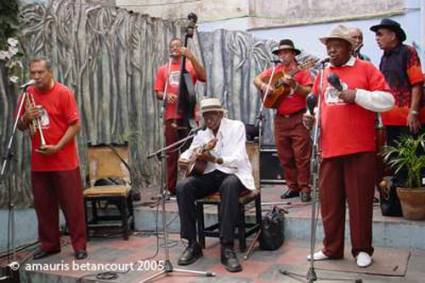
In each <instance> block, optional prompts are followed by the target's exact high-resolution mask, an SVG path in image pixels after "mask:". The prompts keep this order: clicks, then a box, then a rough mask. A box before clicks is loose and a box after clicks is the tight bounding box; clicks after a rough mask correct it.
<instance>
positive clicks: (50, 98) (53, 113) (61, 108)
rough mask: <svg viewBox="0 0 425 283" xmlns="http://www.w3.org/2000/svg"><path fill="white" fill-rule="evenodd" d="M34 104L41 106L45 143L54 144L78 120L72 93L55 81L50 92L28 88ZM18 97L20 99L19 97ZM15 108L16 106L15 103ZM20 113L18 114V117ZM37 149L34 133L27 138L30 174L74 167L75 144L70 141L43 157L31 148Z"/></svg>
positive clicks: (37, 134) (37, 144)
mask: <svg viewBox="0 0 425 283" xmlns="http://www.w3.org/2000/svg"><path fill="white" fill-rule="evenodd" d="M27 91H28V93H32V95H33V97H34V101H35V104H36V105H41V106H42V107H43V108H42V109H43V114H42V116H41V118H40V121H41V126H42V129H43V135H44V138H45V140H46V144H51V145H54V144H57V143H58V142H59V140H60V139H61V138H62V137H63V135H64V134H65V132H66V130H67V129H68V127H69V126H70V125H72V124H74V123H76V122H77V121H79V120H80V117H79V114H78V108H77V103H76V101H75V98H74V94H73V93H72V91H71V90H70V89H69V88H68V87H66V86H64V85H63V84H61V83H58V82H55V85H54V87H53V88H52V89H50V90H49V91H47V92H41V91H39V90H38V89H37V88H35V87H28V90H27ZM21 97H22V96H21ZM18 105H19V104H18ZM23 113H24V110H22V111H21V114H20V116H22V115H23ZM39 147H40V134H39V132H38V131H36V133H35V134H34V135H33V136H32V137H31V170H32V171H67V170H73V169H75V168H77V167H78V163H79V159H78V153H77V141H76V139H75V138H74V139H72V140H71V141H70V142H68V143H67V144H66V145H65V146H64V147H63V148H62V150H60V151H58V152H56V153H55V154H52V155H49V156H44V155H42V154H40V153H37V152H36V151H35V149H37V148H39Z"/></svg>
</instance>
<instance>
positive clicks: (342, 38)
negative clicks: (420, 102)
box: [319, 36, 355, 47]
mask: <svg viewBox="0 0 425 283" xmlns="http://www.w3.org/2000/svg"><path fill="white" fill-rule="evenodd" d="M329 39H339V40H344V41H345V42H348V43H349V44H350V45H351V46H352V47H353V46H354V45H355V44H354V42H353V41H352V40H350V39H347V38H344V37H341V36H326V37H321V38H319V40H320V42H321V43H323V44H325V45H326V42H327V41H328V40H329Z"/></svg>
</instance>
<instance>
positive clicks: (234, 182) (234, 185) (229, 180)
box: [220, 175, 241, 193]
mask: <svg viewBox="0 0 425 283" xmlns="http://www.w3.org/2000/svg"><path fill="white" fill-rule="evenodd" d="M240 186H241V182H240V181H239V178H238V177H236V175H229V176H227V177H226V179H224V181H223V183H222V184H221V186H220V191H221V192H222V193H224V192H225V190H235V191H238V192H239V190H238V189H239V187H240Z"/></svg>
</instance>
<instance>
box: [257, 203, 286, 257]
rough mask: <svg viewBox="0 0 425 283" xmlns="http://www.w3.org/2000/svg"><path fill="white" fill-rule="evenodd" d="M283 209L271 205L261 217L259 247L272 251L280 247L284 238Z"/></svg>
mask: <svg viewBox="0 0 425 283" xmlns="http://www.w3.org/2000/svg"><path fill="white" fill-rule="evenodd" d="M285 213H287V212H286V211H285V210H284V209H281V208H278V207H276V206H275V207H273V209H272V211H270V212H268V213H267V214H266V215H265V216H264V217H263V219H262V223H261V236H260V249H262V250H267V251H273V250H277V249H278V248H280V246H281V245H282V244H283V240H284V221H285Z"/></svg>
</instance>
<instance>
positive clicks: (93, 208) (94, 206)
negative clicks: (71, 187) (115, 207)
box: [91, 199, 97, 224]
mask: <svg viewBox="0 0 425 283" xmlns="http://www.w3.org/2000/svg"><path fill="white" fill-rule="evenodd" d="M91 217H92V221H93V223H95V224H96V223H97V200H95V199H92V200H91Z"/></svg>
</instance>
